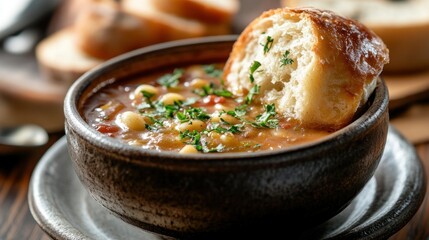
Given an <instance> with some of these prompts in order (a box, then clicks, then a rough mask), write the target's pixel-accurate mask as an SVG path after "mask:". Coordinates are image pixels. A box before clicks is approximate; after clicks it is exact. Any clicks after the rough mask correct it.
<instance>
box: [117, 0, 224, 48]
mask: <svg viewBox="0 0 429 240" xmlns="http://www.w3.org/2000/svg"><path fill="white" fill-rule="evenodd" d="M121 7H122V9H123V11H124V12H127V13H130V14H134V15H135V16H137V17H140V18H141V19H143V20H144V21H146V22H151V23H152V24H153V25H156V29H157V31H158V32H159V35H160V36H159V37H160V41H162V42H164V41H172V40H178V39H185V38H196V37H202V36H209V35H221V34H227V33H229V32H230V29H229V28H230V24H229V23H225V24H208V23H204V22H201V21H198V20H195V19H191V18H184V17H180V16H178V15H174V14H170V13H167V12H164V11H162V10H160V9H158V8H157V7H156V6H154V4H153V2H152V1H151V0H122V1H121Z"/></svg>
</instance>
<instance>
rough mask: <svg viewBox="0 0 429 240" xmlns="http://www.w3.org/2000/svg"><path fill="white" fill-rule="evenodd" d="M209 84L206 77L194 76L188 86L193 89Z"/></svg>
mask: <svg viewBox="0 0 429 240" xmlns="http://www.w3.org/2000/svg"><path fill="white" fill-rule="evenodd" d="M209 85H210V81H208V80H206V79H202V78H194V79H193V80H192V81H191V83H190V86H191V87H192V88H193V89H199V88H202V87H204V86H209Z"/></svg>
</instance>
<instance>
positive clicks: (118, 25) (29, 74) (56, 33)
mask: <svg viewBox="0 0 429 240" xmlns="http://www.w3.org/2000/svg"><path fill="white" fill-rule="evenodd" d="M281 6H290V7H295V6H315V7H319V8H325V9H331V10H333V11H335V12H337V13H339V14H341V15H344V16H347V17H351V18H355V19H357V20H359V21H361V22H362V23H364V24H365V25H367V26H368V27H369V28H371V29H372V30H373V31H374V32H376V33H377V34H378V35H379V36H380V37H381V38H382V39H383V40H384V41H385V43H386V44H387V46H388V48H389V49H390V56H391V63H390V64H389V65H387V66H386V68H385V71H384V73H383V76H382V77H383V78H384V79H385V81H386V83H387V85H388V88H389V95H390V106H389V108H390V117H391V123H392V125H394V126H395V127H396V128H397V129H398V130H399V131H400V132H401V133H402V134H403V135H404V136H405V137H406V139H408V140H409V141H410V142H411V143H413V144H414V146H415V147H416V150H417V152H418V154H419V156H420V157H421V158H422V160H423V164H424V165H425V166H426V171H428V170H427V169H428V167H427V166H428V164H427V162H428V159H429V10H428V9H429V0H116V1H114V0H9V1H8V0H0V133H3V132H7V131H5V130H4V129H5V128H6V127H11V126H17V125H21V124H36V125H39V126H41V127H43V128H44V129H46V130H47V132H48V133H49V139H50V140H49V142H48V144H45V145H44V146H43V148H40V147H39V148H37V149H36V150H34V149H32V150H34V151H33V152H31V153H30V154H27V153H26V154H25V155H22V156H9V155H3V154H4V152H2V148H1V147H0V160H1V161H0V239H50V238H49V237H48V236H47V235H46V234H45V233H44V232H43V231H42V230H41V229H40V228H39V227H38V226H37V224H36V222H35V221H34V219H33V217H32V215H31V214H30V212H29V207H28V204H27V192H28V187H29V185H28V183H29V181H30V177H31V174H32V172H33V169H34V167H35V166H36V164H37V163H38V161H39V159H40V157H41V156H42V155H43V154H44V153H45V151H46V150H47V149H48V147H49V146H50V145H52V144H53V143H54V142H55V141H56V140H57V139H59V138H61V137H62V136H63V134H64V130H63V126H64V124H63V121H64V117H63V109H62V106H63V99H64V96H65V94H66V91H67V89H68V88H69V86H70V84H72V83H73V82H74V81H75V80H76V79H77V78H78V77H79V76H80V75H81V74H83V73H84V72H86V71H88V70H90V69H91V68H93V67H95V66H96V65H98V64H101V63H103V62H104V61H106V60H107V59H109V58H111V57H114V56H116V55H119V54H121V53H124V52H127V51H130V50H133V49H135V48H140V47H144V46H148V45H152V44H156V43H159V42H166V41H172V40H177V39H184V38H194V37H202V36H208V35H223V34H240V33H241V31H242V30H243V29H244V27H245V26H246V25H247V24H248V23H249V22H250V21H251V20H252V19H254V18H255V17H257V16H259V15H260V14H261V13H262V12H263V11H264V10H268V9H271V8H277V7H281ZM0 135H1V134H0ZM0 146H1V144H0ZM426 213H427V201H425V203H424V205H423V206H422V208H421V210H420V213H419V214H416V216H415V218H414V219H415V220H414V221H412V222H411V223H410V224H408V226H407V227H405V228H404V231H401V233H399V234H398V235H397V237H396V238H395V239H426V238H427V236H429V232H428V228H427V226H429V225H428V224H427V222H428V221H429V216H427V215H428V214H426ZM407 229H410V230H409V231H407ZM416 229H418V230H416ZM404 234H405V235H404ZM419 234H420V235H419ZM406 236H408V237H406ZM409 236H421V237H409Z"/></svg>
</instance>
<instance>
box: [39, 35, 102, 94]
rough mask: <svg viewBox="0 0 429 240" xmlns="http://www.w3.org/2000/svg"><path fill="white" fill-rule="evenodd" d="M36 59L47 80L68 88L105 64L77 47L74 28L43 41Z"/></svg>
mask: <svg viewBox="0 0 429 240" xmlns="http://www.w3.org/2000/svg"><path fill="white" fill-rule="evenodd" d="M36 59H37V62H38V64H39V67H40V70H41V72H42V74H43V75H44V76H45V78H46V79H48V80H51V81H55V82H57V83H58V84H61V85H66V86H68V85H71V83H73V82H74V81H75V80H76V79H77V78H78V77H80V76H81V75H82V74H83V73H85V72H86V71H88V70H90V69H91V68H93V67H95V66H97V65H99V64H100V63H102V62H103V61H102V60H101V59H98V58H94V57H91V56H89V55H87V54H85V53H84V52H82V51H81V50H80V49H79V48H78V47H77V45H76V43H75V34H74V32H73V28H65V29H63V30H60V31H58V32H56V33H54V34H52V35H50V36H49V37H47V38H45V39H44V40H43V41H41V42H40V43H39V44H38V45H37V47H36Z"/></svg>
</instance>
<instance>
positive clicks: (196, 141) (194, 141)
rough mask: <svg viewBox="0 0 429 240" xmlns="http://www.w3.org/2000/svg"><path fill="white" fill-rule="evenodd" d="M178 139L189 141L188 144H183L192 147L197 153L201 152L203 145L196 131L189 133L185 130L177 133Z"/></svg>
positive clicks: (199, 134)
mask: <svg viewBox="0 0 429 240" xmlns="http://www.w3.org/2000/svg"><path fill="white" fill-rule="evenodd" d="M179 138H180V139H181V140H183V139H189V140H190V141H189V142H185V143H186V144H190V145H193V146H194V147H195V148H196V149H197V150H198V151H202V150H203V145H202V143H201V133H200V132H198V131H197V130H194V131H192V132H191V131H189V130H185V131H184V132H179Z"/></svg>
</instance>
